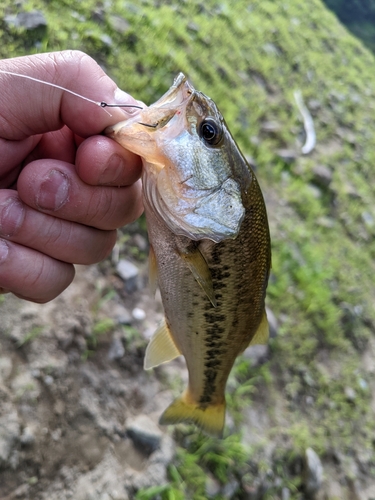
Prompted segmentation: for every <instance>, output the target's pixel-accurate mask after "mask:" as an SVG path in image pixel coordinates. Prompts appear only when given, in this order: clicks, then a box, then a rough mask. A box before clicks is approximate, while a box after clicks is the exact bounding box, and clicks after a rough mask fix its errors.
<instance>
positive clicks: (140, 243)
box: [133, 233, 148, 252]
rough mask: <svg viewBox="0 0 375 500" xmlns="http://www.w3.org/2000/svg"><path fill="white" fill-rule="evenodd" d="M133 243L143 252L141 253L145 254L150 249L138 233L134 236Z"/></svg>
mask: <svg viewBox="0 0 375 500" xmlns="http://www.w3.org/2000/svg"><path fill="white" fill-rule="evenodd" d="M133 241H134V243H135V244H136V245H137V247H138V248H139V250H141V252H145V251H146V250H147V247H148V244H147V240H146V238H144V237H143V236H142V235H141V234H138V233H137V234H135V235H134V236H133Z"/></svg>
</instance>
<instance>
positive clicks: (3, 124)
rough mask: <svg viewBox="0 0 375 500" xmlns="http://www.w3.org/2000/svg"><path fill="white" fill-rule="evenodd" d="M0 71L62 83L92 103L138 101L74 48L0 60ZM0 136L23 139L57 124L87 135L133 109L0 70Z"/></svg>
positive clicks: (53, 127) (58, 126)
mask: <svg viewBox="0 0 375 500" xmlns="http://www.w3.org/2000/svg"><path fill="white" fill-rule="evenodd" d="M0 69H1V70H5V71H12V72H14V73H21V74H23V75H29V76H31V77H33V78H37V79H39V80H43V81H46V82H51V83H54V84H56V85H59V86H61V87H66V88H68V89H69V90H72V91H73V92H76V93H77V94H80V95H82V96H84V97H87V98H89V99H92V100H94V101H96V102H102V101H105V102H108V103H117V104H133V105H138V102H137V101H136V100H135V99H134V98H133V97H131V96H130V95H129V94H126V93H125V92H123V91H121V90H120V89H118V87H117V85H116V84H115V82H114V81H113V80H111V78H109V76H108V75H106V74H105V73H104V71H103V70H102V69H101V68H100V66H99V65H98V64H97V63H96V62H95V61H94V60H93V59H92V58H91V57H89V56H88V55H87V54H84V53H83V52H80V51H63V52H51V53H46V54H36V55H32V56H25V57H18V58H14V59H5V60H3V61H0ZM0 85H1V93H0V110H1V113H0V136H1V137H3V138H4V139H8V140H23V139H26V138H27V137H29V136H31V135H35V134H40V133H43V132H47V131H51V130H57V129H59V128H61V127H62V125H63V124H65V125H67V126H68V127H69V128H70V129H71V130H72V131H73V132H75V133H76V134H78V135H80V136H82V137H88V136H90V135H93V134H98V133H100V132H101V131H102V130H104V128H105V127H107V126H109V125H113V124H115V123H117V122H118V121H121V120H124V119H126V117H127V116H130V115H131V114H132V112H134V110H135V109H134V108H124V109H121V108H111V109H110V112H109V113H108V112H106V111H105V110H104V109H103V108H101V107H100V106H97V105H95V104H93V103H91V102H88V101H86V100H84V99H81V98H79V97H77V96H74V95H72V94H70V93H68V92H65V91H64V90H61V89H59V88H55V87H50V86H47V85H43V84H42V83H39V82H36V81H31V80H26V79H24V78H18V77H17V76H13V75H6V74H0Z"/></svg>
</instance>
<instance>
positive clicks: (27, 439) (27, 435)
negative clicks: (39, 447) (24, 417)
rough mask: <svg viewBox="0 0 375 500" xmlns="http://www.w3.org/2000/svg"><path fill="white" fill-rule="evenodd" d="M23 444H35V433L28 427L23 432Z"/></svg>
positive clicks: (21, 439)
mask: <svg viewBox="0 0 375 500" xmlns="http://www.w3.org/2000/svg"><path fill="white" fill-rule="evenodd" d="M20 441H21V443H22V444H23V445H24V446H31V445H32V444H34V442H35V431H34V429H33V428H32V427H29V426H26V427H25V428H24V430H23V432H22V435H21V438H20Z"/></svg>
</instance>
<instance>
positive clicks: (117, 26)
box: [109, 16, 130, 35]
mask: <svg viewBox="0 0 375 500" xmlns="http://www.w3.org/2000/svg"><path fill="white" fill-rule="evenodd" d="M109 22H110V24H111V26H112V28H113V29H114V30H115V31H117V32H118V33H120V34H121V35H123V34H124V33H126V32H127V31H128V30H129V29H130V23H129V21H127V20H126V19H124V18H123V17H121V16H110V17H109Z"/></svg>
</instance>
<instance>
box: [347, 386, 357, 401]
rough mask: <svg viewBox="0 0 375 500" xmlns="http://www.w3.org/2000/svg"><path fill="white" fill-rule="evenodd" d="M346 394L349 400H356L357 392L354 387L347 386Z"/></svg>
mask: <svg viewBox="0 0 375 500" xmlns="http://www.w3.org/2000/svg"><path fill="white" fill-rule="evenodd" d="M345 396H346V399H348V400H349V401H354V400H355V398H356V397H357V394H356V392H355V390H354V389H353V388H352V387H345Z"/></svg>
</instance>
